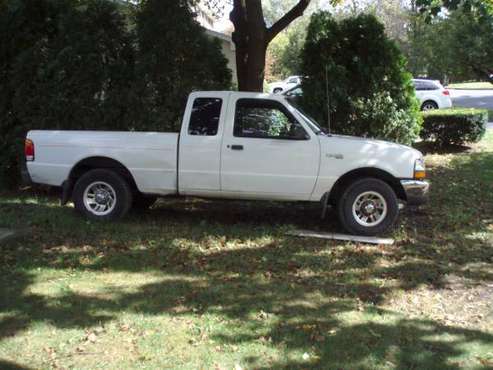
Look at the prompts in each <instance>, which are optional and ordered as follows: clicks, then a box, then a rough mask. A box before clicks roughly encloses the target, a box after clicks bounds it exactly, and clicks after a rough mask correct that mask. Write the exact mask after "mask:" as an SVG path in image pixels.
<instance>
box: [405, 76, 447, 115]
mask: <svg viewBox="0 0 493 370" xmlns="http://www.w3.org/2000/svg"><path fill="white" fill-rule="evenodd" d="M413 84H414V88H415V89H416V96H417V97H418V99H419V101H420V103H421V110H430V109H442V108H451V107H452V99H450V92H449V91H448V90H447V89H446V88H444V87H443V86H442V84H441V83H440V81H432V80H422V79H413Z"/></svg>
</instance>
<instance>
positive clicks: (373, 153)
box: [319, 135, 423, 178]
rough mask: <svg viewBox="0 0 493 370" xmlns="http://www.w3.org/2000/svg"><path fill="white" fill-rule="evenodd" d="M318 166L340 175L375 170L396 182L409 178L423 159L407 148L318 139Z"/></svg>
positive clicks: (333, 137) (332, 137) (338, 137)
mask: <svg viewBox="0 0 493 370" xmlns="http://www.w3.org/2000/svg"><path fill="white" fill-rule="evenodd" d="M319 138H320V144H321V145H320V146H321V150H322V153H321V158H322V166H324V167H326V168H330V169H331V170H332V171H335V172H340V173H341V175H342V174H343V173H345V172H348V170H353V169H358V168H366V167H371V168H378V169H380V170H384V171H386V172H388V173H390V174H391V175H393V176H394V177H396V178H412V177H413V176H414V165H415V162H416V160H417V159H420V158H422V157H423V155H422V154H421V153H420V152H419V151H417V150H416V149H413V148H411V147H408V146H405V145H401V144H396V143H392V142H389V141H383V140H373V139H366V138H361V137H354V136H343V135H330V136H319Z"/></svg>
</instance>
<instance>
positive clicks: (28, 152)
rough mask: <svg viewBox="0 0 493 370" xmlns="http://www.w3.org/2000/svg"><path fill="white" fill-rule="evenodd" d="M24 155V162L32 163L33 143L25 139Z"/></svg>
mask: <svg viewBox="0 0 493 370" xmlns="http://www.w3.org/2000/svg"><path fill="white" fill-rule="evenodd" d="M24 154H25V155H26V161H34V143H33V141H32V140H31V139H26V141H25V142H24Z"/></svg>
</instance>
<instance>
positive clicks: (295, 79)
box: [269, 76, 301, 94]
mask: <svg viewBox="0 0 493 370" xmlns="http://www.w3.org/2000/svg"><path fill="white" fill-rule="evenodd" d="M300 83H301V76H289V77H288V78H286V79H285V80H284V81H279V82H273V83H271V84H270V85H269V93H271V94H280V93H282V92H284V91H286V90H289V89H291V88H292V87H294V86H296V85H299V84H300Z"/></svg>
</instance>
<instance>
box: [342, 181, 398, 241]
mask: <svg viewBox="0 0 493 370" xmlns="http://www.w3.org/2000/svg"><path fill="white" fill-rule="evenodd" d="M337 211H338V216H339V220H340V222H341V224H342V226H343V227H344V228H345V229H346V230H347V231H348V232H350V233H351V234H356V235H367V236H374V235H377V234H381V233H384V232H385V231H387V230H388V229H389V228H390V227H392V226H393V225H394V223H395V221H396V220H397V216H398V214H399V204H398V201H397V196H396V194H395V192H394V190H393V189H392V188H391V187H390V186H389V185H388V184H387V183H385V182H383V181H381V180H378V179H374V178H365V179H361V180H357V181H355V182H353V183H352V184H350V185H349V186H348V187H347V188H346V189H345V190H344V192H343V194H342V197H341V198H340V199H339V200H338V203H337Z"/></svg>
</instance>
